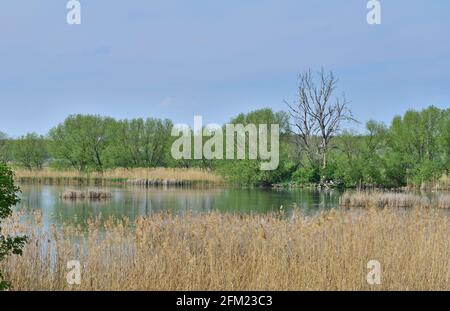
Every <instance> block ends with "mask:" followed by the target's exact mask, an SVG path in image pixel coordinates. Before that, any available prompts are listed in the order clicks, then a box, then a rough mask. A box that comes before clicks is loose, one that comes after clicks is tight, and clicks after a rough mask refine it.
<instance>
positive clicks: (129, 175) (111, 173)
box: [14, 168, 221, 184]
mask: <svg viewBox="0 0 450 311" xmlns="http://www.w3.org/2000/svg"><path fill="white" fill-rule="evenodd" d="M14 172H15V175H16V179H17V180H18V181H21V182H36V183H57V184H72V183H75V184H78V183H89V182H93V183H97V184H102V183H126V182H140V181H143V180H150V181H169V182H171V183H174V184H175V183H183V182H185V183H210V184H216V183H220V182H221V178H220V177H219V176H217V175H215V174H214V173H212V172H210V171H206V170H201V169H182V168H133V169H124V168H116V169H110V170H106V171H105V172H103V173H97V172H92V173H89V174H86V173H81V172H79V171H76V170H56V169H51V168H45V169H42V170H33V171H29V170H25V169H20V168H17V169H15V170H14Z"/></svg>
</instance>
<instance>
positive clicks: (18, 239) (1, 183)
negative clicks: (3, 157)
mask: <svg viewBox="0 0 450 311" xmlns="http://www.w3.org/2000/svg"><path fill="white" fill-rule="evenodd" d="M17 192H19V188H18V187H16V186H15V185H14V176H13V172H12V171H11V169H10V168H8V167H7V166H6V165H5V164H4V163H2V162H0V225H1V220H2V219H4V218H7V217H8V216H10V215H11V213H12V210H11V207H12V206H14V205H16V204H17V203H19V198H18V196H17ZM0 232H1V227H0ZM26 241H27V237H25V236H14V237H13V236H9V235H7V236H3V235H0V261H2V260H4V259H5V258H6V257H7V256H9V255H11V254H14V255H21V254H22V248H23V246H24V245H25V243H26ZM10 286H11V284H10V283H9V282H8V281H6V280H5V279H4V276H3V274H2V273H1V271H0V290H5V289H8V288H9V287H10Z"/></svg>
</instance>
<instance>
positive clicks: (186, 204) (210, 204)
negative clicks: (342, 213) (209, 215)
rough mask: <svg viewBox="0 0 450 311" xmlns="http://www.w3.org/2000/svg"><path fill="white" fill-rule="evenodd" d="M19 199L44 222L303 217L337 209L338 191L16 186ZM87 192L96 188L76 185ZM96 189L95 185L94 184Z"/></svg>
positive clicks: (23, 205) (22, 204)
mask: <svg viewBox="0 0 450 311" xmlns="http://www.w3.org/2000/svg"><path fill="white" fill-rule="evenodd" d="M20 187H21V189H22V195H21V197H22V202H21V203H20V205H21V206H22V207H25V208H27V209H29V210H31V211H33V210H40V211H42V215H43V220H44V223H45V224H47V225H49V224H50V223H55V224H61V223H66V222H71V223H84V221H85V220H86V219H87V218H89V217H95V216H98V215H100V214H101V215H102V217H103V216H104V217H109V216H114V217H123V216H125V217H128V218H130V219H131V220H133V219H135V218H136V217H138V216H144V215H147V214H150V213H155V212H160V211H168V210H169V211H172V212H173V213H181V214H182V213H186V212H190V213H203V212H210V211H219V212H229V213H268V212H275V211H278V210H279V209H280V206H283V208H284V209H285V210H286V212H287V213H289V210H291V209H292V208H293V207H294V206H297V207H298V208H300V209H301V210H302V212H303V213H304V214H306V215H311V214H314V213H316V212H318V211H321V210H324V209H330V208H333V207H336V206H337V204H338V198H339V193H338V192H337V191H328V192H319V191H312V190H295V191H288V190H281V191H280V190H260V189H252V190H246V189H181V188H167V189H163V188H147V189H146V188H141V187H135V186H129V187H103V188H101V190H103V191H109V192H111V193H112V198H111V199H109V200H104V201H91V200H88V199H87V200H86V199H85V200H76V201H72V200H62V199H60V198H59V196H60V194H61V193H63V192H64V191H65V190H67V189H68V188H69V187H67V186H47V185H20ZM70 189H79V190H84V191H87V190H88V189H96V188H80V187H78V188H76V187H70ZM97 189H98V188H97Z"/></svg>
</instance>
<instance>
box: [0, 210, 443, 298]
mask: <svg viewBox="0 0 450 311" xmlns="http://www.w3.org/2000/svg"><path fill="white" fill-rule="evenodd" d="M19 217H20V215H17V214H16V216H15V218H12V219H9V220H8V222H7V223H6V224H5V228H7V229H5V230H6V231H8V232H12V233H14V232H24V231H27V230H28V229H27V228H30V227H31V226H30V225H26V224H25V225H19V224H18V221H17V219H18V218H19ZM36 217H37V218H36V219H35V220H34V222H36V223H37V228H38V229H37V230H34V232H32V233H30V234H31V235H30V242H29V243H28V244H27V246H26V248H25V251H24V254H23V256H22V257H17V256H14V257H10V258H8V260H7V261H6V262H4V263H2V266H1V267H0V268H2V269H4V271H5V272H6V275H7V277H8V278H9V279H10V280H11V281H12V284H13V286H14V288H13V289H15V290H450V282H449V281H450V269H449V268H450V266H449V258H450V239H449V238H448V237H449V236H450V221H449V215H448V212H447V211H446V210H442V209H411V210H407V211H406V210H399V209H390V208H386V209H377V208H369V209H358V210H353V209H352V210H340V209H339V210H334V211H330V212H323V213H321V214H319V215H317V216H313V217H304V216H302V215H301V214H300V213H299V212H296V213H294V214H293V216H292V217H281V216H280V215H275V214H274V215H259V216H258V215H248V216H240V215H231V214H216V213H211V214H206V215H183V216H176V215H171V214H168V213H160V214H154V215H151V216H148V217H146V218H139V219H137V220H136V221H135V222H129V221H127V220H120V221H119V220H112V219H109V220H105V221H100V220H98V219H97V220H95V221H94V220H93V221H89V222H88V224H87V229H82V228H79V227H78V228H76V227H73V226H70V225H65V226H63V227H62V228H60V229H56V228H54V227H53V229H52V232H51V233H48V234H47V233H45V232H44V231H43V227H44V226H43V224H42V220H41V216H40V214H37V215H36ZM22 223H23V222H22ZM130 226H131V227H132V228H133V229H130ZM35 228H36V227H35ZM86 230H87V231H86ZM28 231H30V230H28ZM74 259H76V260H79V261H80V262H81V265H82V275H81V285H72V286H71V285H68V284H67V282H66V274H67V272H68V270H67V269H66V264H67V262H68V261H69V260H74ZM370 260H378V261H379V262H380V263H381V269H382V274H381V285H369V284H368V283H367V281H366V277H367V273H368V272H369V269H367V263H368V262H369V261H370Z"/></svg>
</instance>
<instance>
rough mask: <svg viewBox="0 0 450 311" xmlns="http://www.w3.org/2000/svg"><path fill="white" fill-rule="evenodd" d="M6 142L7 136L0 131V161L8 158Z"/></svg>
mask: <svg viewBox="0 0 450 311" xmlns="http://www.w3.org/2000/svg"><path fill="white" fill-rule="evenodd" d="M7 143H8V136H7V135H6V134H5V133H3V132H0V161H6V160H7V159H8V155H7Z"/></svg>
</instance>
